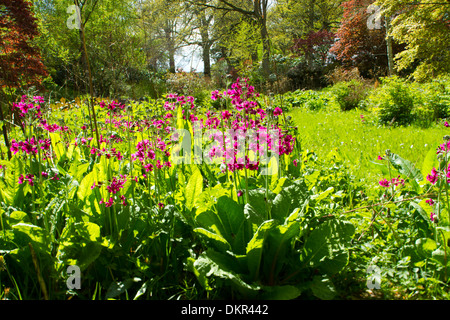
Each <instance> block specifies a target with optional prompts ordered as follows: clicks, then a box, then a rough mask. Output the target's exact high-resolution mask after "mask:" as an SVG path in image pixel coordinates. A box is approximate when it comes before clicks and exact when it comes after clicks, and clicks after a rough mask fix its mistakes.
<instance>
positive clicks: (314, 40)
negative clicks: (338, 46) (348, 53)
mask: <svg viewBox="0 0 450 320" xmlns="http://www.w3.org/2000/svg"><path fill="white" fill-rule="evenodd" d="M334 37H335V35H334V33H333V32H330V31H327V30H320V31H315V32H314V31H311V32H310V33H308V34H307V35H306V36H305V37H303V38H300V39H296V40H294V46H293V47H292V52H293V53H294V54H296V55H305V56H306V57H307V59H314V60H316V61H318V62H320V63H321V64H322V65H324V64H325V63H326V60H327V57H328V51H329V50H330V47H331V45H332V44H333V42H334ZM311 62H312V61H311Z"/></svg>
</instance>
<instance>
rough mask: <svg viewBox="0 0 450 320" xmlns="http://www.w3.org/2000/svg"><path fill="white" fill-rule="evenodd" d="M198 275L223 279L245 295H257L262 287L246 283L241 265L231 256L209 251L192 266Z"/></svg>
mask: <svg viewBox="0 0 450 320" xmlns="http://www.w3.org/2000/svg"><path fill="white" fill-rule="evenodd" d="M192 268H193V269H194V270H195V272H196V274H198V275H200V276H201V277H203V278H209V277H211V276H214V277H217V278H221V279H223V280H225V281H228V282H229V283H230V284H232V285H234V286H235V288H236V289H237V290H238V291H239V292H240V293H241V294H243V295H246V296H247V295H255V294H256V293H257V292H258V290H260V289H261V288H260V286H258V285H256V284H249V283H247V282H245V281H244V280H243V279H242V278H241V276H240V274H241V273H243V272H244V270H242V269H241V267H240V265H239V263H238V262H237V261H236V259H235V258H233V257H232V256H230V255H225V254H222V253H219V252H216V251H214V250H210V249H208V250H207V251H205V252H203V253H202V254H201V255H200V257H199V258H198V259H196V260H195V262H194V263H193V264H192Z"/></svg>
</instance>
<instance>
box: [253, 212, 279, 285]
mask: <svg viewBox="0 0 450 320" xmlns="http://www.w3.org/2000/svg"><path fill="white" fill-rule="evenodd" d="M275 225H276V222H275V221H274V220H268V221H265V222H263V223H262V224H261V225H260V226H259V227H258V230H256V232H255V234H254V235H253V238H252V239H251V240H250V242H249V243H248V245H247V250H246V251H247V263H248V269H249V271H250V279H254V280H256V278H257V277H258V276H259V270H260V267H261V259H262V254H263V250H264V241H265V240H266V237H267V232H268V231H269V230H270V229H271V228H273V227H274V226H275Z"/></svg>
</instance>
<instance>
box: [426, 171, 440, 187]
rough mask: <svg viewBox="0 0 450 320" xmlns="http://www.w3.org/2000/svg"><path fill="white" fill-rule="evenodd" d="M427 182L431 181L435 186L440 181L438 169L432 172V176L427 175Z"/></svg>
mask: <svg viewBox="0 0 450 320" xmlns="http://www.w3.org/2000/svg"><path fill="white" fill-rule="evenodd" d="M427 180H428V181H430V182H431V183H432V184H435V183H436V182H437V180H438V173H437V171H436V168H433V170H431V174H429V175H427Z"/></svg>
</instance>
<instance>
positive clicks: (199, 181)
mask: <svg viewBox="0 0 450 320" xmlns="http://www.w3.org/2000/svg"><path fill="white" fill-rule="evenodd" d="M193 168H194V169H193V172H192V175H191V176H190V178H189V180H188V183H187V185H186V192H185V197H186V207H187V208H188V209H189V210H192V208H193V207H194V204H195V202H196V199H197V198H198V196H199V195H200V194H201V193H202V191H203V176H202V174H201V172H200V170H199V169H198V168H197V166H193Z"/></svg>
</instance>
